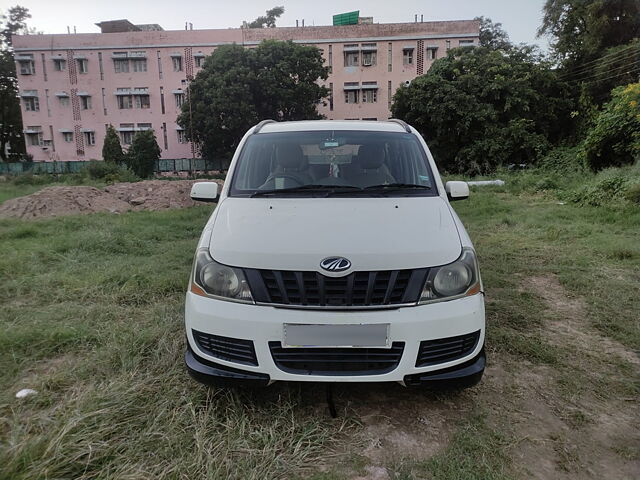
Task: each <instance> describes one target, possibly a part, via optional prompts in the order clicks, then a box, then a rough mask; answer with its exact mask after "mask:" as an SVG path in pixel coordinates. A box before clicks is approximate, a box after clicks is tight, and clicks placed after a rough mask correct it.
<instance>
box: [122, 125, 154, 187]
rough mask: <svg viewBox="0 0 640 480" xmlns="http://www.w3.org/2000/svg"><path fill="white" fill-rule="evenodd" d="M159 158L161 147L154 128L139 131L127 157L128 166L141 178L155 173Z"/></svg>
mask: <svg viewBox="0 0 640 480" xmlns="http://www.w3.org/2000/svg"><path fill="white" fill-rule="evenodd" d="M159 159H160V147H159V146H158V142H157V141H156V136H155V134H154V133H153V130H145V131H142V132H138V133H137V134H136V136H135V137H133V143H132V144H131V147H129V151H128V152H127V155H126V157H125V162H126V163H127V166H128V167H129V168H130V169H131V171H132V172H133V173H134V174H136V175H137V176H139V177H140V178H148V177H150V176H151V175H153V172H154V170H155V167H156V162H157V161H158V160H159Z"/></svg>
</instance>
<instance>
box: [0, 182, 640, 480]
mask: <svg viewBox="0 0 640 480" xmlns="http://www.w3.org/2000/svg"><path fill="white" fill-rule="evenodd" d="M2 188H5V186H1V187H0V189H2ZM26 188H31V189H32V190H31V191H33V189H34V188H35V187H33V186H28V187H26ZM11 189H13V190H11ZM5 190H6V191H3V192H0V198H2V199H5V198H9V197H10V196H15V195H16V194H18V193H20V192H19V190H17V189H16V187H14V186H8V187H7V188H6V189H5ZM23 191H24V192H25V193H30V191H27V190H23ZM454 206H455V208H456V210H457V211H458V212H459V214H460V216H461V217H462V219H463V221H464V222H465V224H466V225H467V228H468V231H469V233H470V235H471V237H472V238H473V239H474V242H475V246H476V249H477V251H478V254H479V258H480V262H481V269H482V274H483V279H484V283H485V286H486V295H487V322H488V336H487V350H488V354H489V362H490V363H489V366H488V368H487V373H486V375H485V378H484V379H483V382H482V383H481V384H480V385H478V386H477V387H475V388H474V389H471V390H468V391H465V392H461V393H446V394H444V393H440V394H438V393H427V392H421V391H414V390H407V389H403V388H402V387H400V386H398V385H395V384H393V385H382V384H381V385H371V386H366V387H362V386H357V387H353V386H341V387H338V388H337V389H336V392H335V398H336V403H337V407H338V409H339V417H338V418H337V419H331V418H330V417H329V415H328V413H327V411H326V404H325V402H324V388H323V387H322V386H319V385H297V384H295V385H278V384H276V385H274V386H272V387H270V388H268V389H266V390H261V391H257V392H255V391H227V390H216V389H207V388H205V387H203V386H201V385H199V384H196V383H194V382H193V381H192V380H191V379H190V378H189V377H188V376H187V374H186V373H185V370H184V367H183V361H182V355H183V352H184V348H185V342H184V337H183V326H182V320H183V318H182V306H183V295H184V290H185V288H186V279H187V276H188V272H189V269H190V265H191V260H192V255H193V251H194V247H195V244H196V241H197V238H198V235H199V233H200V230H201V228H202V226H203V224H204V222H205V221H206V219H207V217H208V215H209V213H210V208H209V207H195V208H191V209H185V210H172V211H163V212H135V213H127V214H123V215H103V214H95V215H89V216H83V217H66V218H57V219H52V220H42V221H36V222H26V221H17V220H2V221H0V249H1V251H2V255H1V256H0V295H1V298H2V304H3V305H2V309H1V311H0V392H1V393H0V422H1V423H0V479H12V480H19V479H25V480H26V479H29V480H31V479H38V478H42V479H44V478H47V479H78V478H81V479H90V478H91V479H94V478H95V479H97V478H100V479H139V478H143V479H144V478H148V479H152V478H153V479H158V478H160V479H165V478H166V479H174V478H180V479H195V478H214V479H218V478H219V479H225V478H234V479H271V478H287V479H290V478H294V479H295V478H300V479H302V478H312V479H316V480H334V479H342V478H352V479H353V478H372V479H386V478H388V479H419V478H432V479H450V480H453V479H465V480H467V479H478V480H480V479H483V480H484V479H510V478H523V479H525V478H526V479H529V478H541V479H542V478H545V479H549V478H561V479H562V478H571V479H582V478H608V479H626V478H629V479H630V478H637V477H638V473H639V472H640V424H639V423H638V420H639V419H640V409H639V407H638V405H639V402H638V400H639V396H638V393H639V390H640V382H639V381H638V379H639V375H638V373H639V372H640V365H639V363H638V356H637V352H638V350H640V325H639V317H640V309H639V307H638V298H640V242H638V238H639V234H640V209H638V208H637V207H620V208H609V207H578V206H575V205H566V204H560V203H559V202H558V201H557V200H556V199H555V198H553V197H551V196H547V195H543V194H531V193H524V192H517V191H503V190H500V189H492V190H482V191H477V192H473V193H472V197H471V199H470V200H468V201H464V202H457V203H455V204H454ZM21 388H34V389H36V390H37V391H38V392H39V393H38V395H36V396H33V397H29V398H27V399H24V400H17V399H15V398H14V395H15V392H16V391H18V390H19V389H21Z"/></svg>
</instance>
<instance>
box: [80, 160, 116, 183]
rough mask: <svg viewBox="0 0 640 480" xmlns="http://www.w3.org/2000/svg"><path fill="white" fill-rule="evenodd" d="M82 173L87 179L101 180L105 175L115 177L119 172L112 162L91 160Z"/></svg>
mask: <svg viewBox="0 0 640 480" xmlns="http://www.w3.org/2000/svg"><path fill="white" fill-rule="evenodd" d="M84 172H85V173H86V175H87V176H88V177H89V178H92V179H94V180H101V179H103V178H105V177H106V176H107V175H117V174H118V173H119V172H120V167H119V166H118V165H116V164H115V163H112V162H102V161H99V160H93V161H91V162H89V164H88V165H86V166H85V167H84Z"/></svg>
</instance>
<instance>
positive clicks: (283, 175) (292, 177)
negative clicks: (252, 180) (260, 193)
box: [260, 173, 304, 190]
mask: <svg viewBox="0 0 640 480" xmlns="http://www.w3.org/2000/svg"><path fill="white" fill-rule="evenodd" d="M276 178H287V179H289V180H292V181H293V182H295V185H292V187H300V186H302V185H304V182H301V181H300V179H299V178H298V177H296V176H295V175H291V174H287V173H274V174H271V175H269V176H268V177H267V179H266V180H265V181H264V183H263V184H262V185H261V186H260V190H262V189H263V188H265V187H264V186H265V185H266V184H267V183H269V182H270V181H272V180H275V179H276ZM274 187H275V185H274ZM287 188H288V187H287Z"/></svg>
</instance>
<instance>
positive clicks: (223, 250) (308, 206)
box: [185, 120, 485, 387]
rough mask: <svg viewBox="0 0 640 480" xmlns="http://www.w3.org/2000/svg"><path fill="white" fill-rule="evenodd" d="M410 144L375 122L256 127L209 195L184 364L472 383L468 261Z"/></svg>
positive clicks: (287, 376)
mask: <svg viewBox="0 0 640 480" xmlns="http://www.w3.org/2000/svg"><path fill="white" fill-rule="evenodd" d="M468 195H469V188H468V186H467V184H466V183H464V182H448V183H447V184H446V186H445V185H443V184H442V181H441V179H440V176H439V174H438V170H437V168H436V165H435V163H434V160H433V157H432V156H431V153H430V152H429V149H428V148H427V145H426V144H425V142H424V140H423V139H422V137H421V136H420V134H419V133H418V132H417V131H416V130H415V129H413V128H412V127H410V126H408V125H406V124H405V123H404V122H401V121H398V120H390V121H386V122H369V121H363V122H357V121H305V122H283V123H276V122H273V121H265V122H261V123H260V124H258V125H257V126H255V127H253V128H251V129H250V130H249V131H248V132H247V133H246V135H245V136H244V138H243V139H242V141H241V142H240V144H239V146H238V149H237V151H236V152H235V155H234V157H233V160H232V162H231V166H230V168H229V173H228V176H227V180H226V182H225V184H224V186H223V187H222V190H221V192H218V185H217V184H216V183H213V182H200V183H196V184H194V186H193V189H192V191H191V196H192V198H194V199H196V200H204V201H217V202H218V205H217V208H216V209H215V210H214V212H213V214H212V215H211V217H210V219H209V221H208V222H207V224H206V226H205V228H204V231H203V232H202V236H201V237H200V241H199V243H198V247H197V252H196V255H195V260H194V264H193V271H192V273H191V277H190V282H189V289H188V292H187V298H186V308H185V324H186V334H187V340H188V348H187V352H186V364H187V367H188V369H189V371H190V373H191V374H192V375H193V376H194V377H195V378H196V379H198V380H200V381H203V382H210V383H220V382H223V383H227V384H228V383H234V382H241V381H242V382H249V383H253V384H258V385H268V384H270V383H272V382H275V381H312V382H400V383H401V384H403V385H406V386H414V385H427V386H437V387H441V386H445V387H448V386H455V387H467V386H471V385H474V384H476V383H477V382H478V381H479V380H480V378H481V377H482V373H483V371H484V366H485V354H484V348H483V347H484V336H485V315H484V294H483V286H482V281H481V278H480V272H479V270H478V262H477V260H476V253H475V251H474V248H473V245H472V243H471V240H470V239H469V236H468V235H467V232H466V231H465V229H464V227H463V226H462V223H461V222H460V220H459V218H458V216H457V215H456V213H455V212H454V210H453V209H452V208H451V205H450V204H449V202H450V201H451V200H458V199H462V198H467V197H468Z"/></svg>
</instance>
